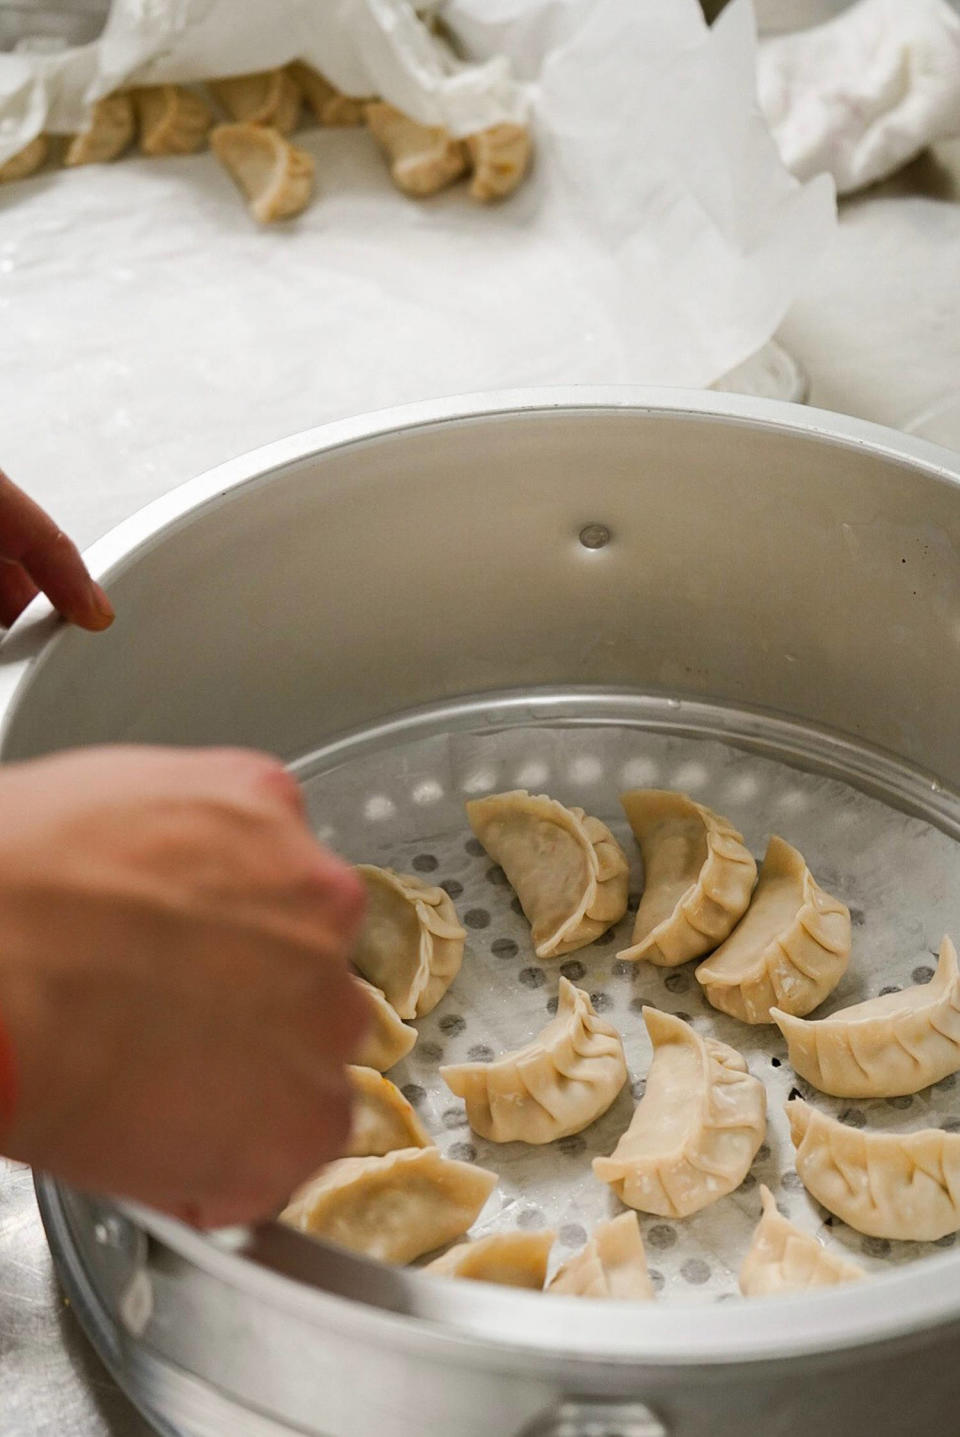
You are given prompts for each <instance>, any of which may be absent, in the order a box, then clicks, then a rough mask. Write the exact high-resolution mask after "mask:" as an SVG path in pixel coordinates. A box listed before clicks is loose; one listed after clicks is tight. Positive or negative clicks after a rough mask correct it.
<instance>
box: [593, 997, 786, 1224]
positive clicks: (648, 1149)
mask: <svg viewBox="0 0 960 1437" xmlns="http://www.w3.org/2000/svg"><path fill="white" fill-rule="evenodd" d="M643 1020H644V1022H645V1023H646V1025H647V1032H648V1033H649V1034H650V1039H651V1042H652V1043H653V1062H652V1063H651V1064H650V1071H649V1072H648V1074H647V1086H646V1091H645V1093H644V1095H643V1097H642V1099H641V1100H640V1102H639V1103H638V1104H637V1109H636V1112H635V1113H634V1115H633V1121H632V1123H631V1124H630V1126H629V1128H628V1129H627V1131H626V1132H625V1133H624V1134H623V1137H622V1138H621V1139H620V1141H619V1143H618V1144H617V1146H616V1149H615V1150H614V1152H613V1154H612V1155H611V1156H610V1157H609V1158H594V1160H593V1171H594V1172H595V1173H596V1175H597V1177H598V1178H600V1179H601V1181H602V1182H605V1183H609V1184H610V1186H611V1187H612V1188H613V1190H614V1192H615V1193H616V1194H617V1197H618V1198H619V1199H620V1201H621V1202H624V1203H626V1204H627V1206H628V1207H634V1208H639V1210H640V1211H641V1212H651V1213H657V1214H659V1216H661V1217H689V1216H690V1214H691V1213H694V1212H699V1211H700V1209H701V1208H704V1207H707V1206H708V1205H709V1204H710V1203H712V1202H716V1200H717V1198H721V1197H723V1196H724V1195H725V1194H726V1193H730V1192H733V1190H734V1188H737V1187H739V1186H740V1184H741V1183H742V1182H743V1179H744V1178H745V1177H746V1175H747V1172H748V1170H749V1168H750V1164H751V1163H752V1162H753V1159H754V1157H755V1156H756V1152H757V1149H758V1148H759V1146H760V1144H761V1143H762V1142H763V1137H764V1133H765V1132H766V1127H767V1118H766V1114H767V1099H766V1093H765V1092H764V1087H763V1084H762V1083H761V1082H760V1081H759V1080H758V1079H757V1078H754V1077H753V1076H752V1075H751V1074H750V1073H748V1072H747V1065H746V1063H745V1062H744V1061H743V1059H742V1058H741V1056H740V1054H739V1053H735V1052H734V1050H733V1049H732V1048H728V1047H727V1045H726V1043H718V1042H717V1041H716V1040H715V1039H714V1038H701V1037H700V1036H699V1034H697V1033H695V1032H694V1030H693V1029H692V1028H691V1027H689V1025H688V1024H686V1023H684V1022H683V1021H682V1020H681V1019H680V1018H675V1017H674V1016H673V1015H672V1014H671V1013H660V1012H658V1011H657V1009H656V1008H644V1010H643Z"/></svg>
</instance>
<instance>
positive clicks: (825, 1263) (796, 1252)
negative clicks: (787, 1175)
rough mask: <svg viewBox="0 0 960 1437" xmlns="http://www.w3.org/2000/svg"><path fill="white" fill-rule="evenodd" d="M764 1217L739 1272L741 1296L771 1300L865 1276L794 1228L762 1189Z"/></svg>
mask: <svg viewBox="0 0 960 1437" xmlns="http://www.w3.org/2000/svg"><path fill="white" fill-rule="evenodd" d="M760 1201H761V1202H762V1204H763V1216H762V1217H761V1219H760V1221H759V1223H758V1224H757V1228H756V1231H755V1232H754V1234H753V1241H752V1242H751V1244H750V1251H749V1252H748V1253H747V1255H746V1257H745V1258H744V1261H743V1266H742V1267H741V1269H740V1291H741V1292H742V1293H743V1295H744V1297H770V1296H772V1295H773V1294H774V1293H778V1292H806V1291H807V1290H808V1289H809V1288H811V1287H833V1286H835V1285H836V1284H837V1283H840V1282H856V1281H858V1280H859V1279H860V1278H862V1277H866V1273H865V1272H864V1270H863V1268H862V1267H858V1266H857V1264H856V1263H855V1262H848V1261H847V1260H846V1258H843V1257H838V1256H836V1255H835V1254H834V1253H832V1252H828V1251H827V1249H826V1248H825V1247H824V1246H823V1245H822V1244H821V1243H819V1242H818V1241H817V1239H816V1238H815V1237H812V1236H811V1235H810V1233H808V1232H803V1231H802V1230H801V1229H800V1228H798V1227H794V1225H793V1223H792V1222H789V1221H788V1220H787V1218H785V1217H784V1216H783V1215H782V1213H779V1212H778V1211H777V1204H776V1202H775V1201H774V1197H773V1193H772V1192H771V1191H770V1189H769V1188H767V1187H763V1186H761V1188H760Z"/></svg>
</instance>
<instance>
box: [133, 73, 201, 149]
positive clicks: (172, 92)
mask: <svg viewBox="0 0 960 1437" xmlns="http://www.w3.org/2000/svg"><path fill="white" fill-rule="evenodd" d="M134 103H135V104H136V107H137V116H138V118H139V121H140V148H141V150H142V151H143V153H144V154H145V155H192V154H195V153H196V151H197V150H201V149H203V146H204V145H205V144H206V142H207V135H208V134H209V132H210V126H211V125H212V124H213V111H212V110H211V109H210V106H209V105H208V104H207V102H206V100H204V99H203V98H202V97H201V96H200V95H197V94H195V93H194V92H193V91H192V90H185V89H184V88H183V86H182V85H147V86H144V87H143V88H141V89H139V90H135V91H134Z"/></svg>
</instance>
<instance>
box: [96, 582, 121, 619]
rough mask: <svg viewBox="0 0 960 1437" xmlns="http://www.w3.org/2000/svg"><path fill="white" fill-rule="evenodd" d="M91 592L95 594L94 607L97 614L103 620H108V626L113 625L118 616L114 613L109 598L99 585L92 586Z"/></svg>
mask: <svg viewBox="0 0 960 1437" xmlns="http://www.w3.org/2000/svg"><path fill="white" fill-rule="evenodd" d="M90 591H91V593H92V594H93V606H94V608H95V609H96V611H97V613H98V614H99V615H100V616H101V618H104V619H106V621H107V623H108V624H112V623H113V621H114V619H115V618H116V617H117V616H116V614H115V613H114V609H113V605H112V604H111V602H110V600H109V599H108V598H107V596H106V594H105V593H104V591H103V589H101V587H100V585H99V584H96V583H92V584H91V585H90Z"/></svg>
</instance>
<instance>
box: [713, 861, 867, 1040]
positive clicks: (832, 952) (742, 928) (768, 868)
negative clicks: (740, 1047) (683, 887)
mask: <svg viewBox="0 0 960 1437" xmlns="http://www.w3.org/2000/svg"><path fill="white" fill-rule="evenodd" d="M850 941H851V928H850V912H849V909H848V908H847V907H846V905H845V904H843V903H841V902H840V900H839V898H831V896H830V894H829V893H824V891H823V889H822V888H820V887H819V886H818V884H817V883H816V881H815V879H814V877H813V874H812V873H811V872H810V870H809V868H808V867H807V865H806V863H805V862H804V860H803V855H802V854H800V853H798V852H797V850H796V849H795V848H791V847H790V844H789V843H785V842H784V841H783V839H782V838H777V837H773V838H771V839H770V842H769V843H768V845H767V852H766V857H765V858H764V860H763V864H762V865H761V868H760V878H759V881H758V883H757V887H756V890H755V892H754V895H753V899H752V901H751V903H750V907H749V908H748V910H747V914H746V917H745V918H744V919H742V921H741V922H740V923H739V924H738V925H737V927H736V928H735V929H734V931H733V933H732V934H731V935H730V937H729V938H728V939H727V941H726V942H725V943H724V944H722V945H721V947H719V948H718V949H717V950H716V952H715V953H713V954H712V955H711V956H710V957H709V958H708V959H707V961H706V962H705V963H701V964H700V967H699V968H698V969H697V982H698V983H699V984H700V985H701V987H702V988H703V991H704V993H705V994H706V996H707V999H708V1001H709V1002H710V1003H712V1004H713V1006H714V1008H719V1009H720V1011H721V1012H723V1013H729V1014H730V1016H731V1017H733V1018H739V1019H740V1021H741V1022H743V1023H772V1022H773V1021H774V1020H773V1018H772V1017H771V1009H773V1008H779V1009H780V1010H781V1011H782V1012H784V1013H790V1014H793V1015H794V1016H796V1017H803V1015H804V1014H805V1013H809V1012H811V1011H812V1010H813V1009H814V1008H816V1007H818V1006H819V1004H821V1003H822V1002H823V1000H824V998H826V997H827V995H828V994H829V993H831V992H832V991H833V989H834V988H835V987H836V986H837V984H838V983H839V982H840V979H841V978H842V977H843V975H844V973H845V972H846V969H847V962H848V960H849V957H850Z"/></svg>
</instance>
